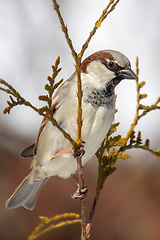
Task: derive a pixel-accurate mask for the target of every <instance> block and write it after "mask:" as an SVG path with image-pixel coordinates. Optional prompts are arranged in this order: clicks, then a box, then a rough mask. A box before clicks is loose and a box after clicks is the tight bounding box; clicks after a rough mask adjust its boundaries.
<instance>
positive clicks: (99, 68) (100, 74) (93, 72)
mask: <svg viewBox="0 0 160 240" xmlns="http://www.w3.org/2000/svg"><path fill="white" fill-rule="evenodd" d="M87 72H88V74H89V75H90V76H92V78H91V79H90V81H91V82H92V83H93V84H94V85H95V87H97V88H99V89H100V88H103V87H104V84H106V83H107V82H109V81H111V80H112V79H113V78H115V73H114V72H113V71H110V70H109V69H108V68H107V67H105V66H104V65H103V64H102V63H101V62H100V61H93V62H91V63H90V64H89V65H88V66H87ZM95 79H96V81H95Z"/></svg>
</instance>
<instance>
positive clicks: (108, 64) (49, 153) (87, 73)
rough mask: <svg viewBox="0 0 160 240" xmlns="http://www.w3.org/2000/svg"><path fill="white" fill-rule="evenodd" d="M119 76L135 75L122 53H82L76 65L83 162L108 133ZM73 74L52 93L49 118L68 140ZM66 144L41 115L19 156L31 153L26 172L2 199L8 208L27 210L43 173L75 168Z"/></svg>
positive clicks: (64, 173) (73, 115)
mask: <svg viewBox="0 0 160 240" xmlns="http://www.w3.org/2000/svg"><path fill="white" fill-rule="evenodd" d="M123 79H136V75H135V74H134V72H133V71H132V70H131V68H130V62H129V60H128V59H127V57H126V56H124V55H123V54H122V53H120V52H118V51H114V50H103V51H98V52H96V53H93V54H92V55H90V56H89V57H87V58H86V59H85V60H84V61H83V63H82V68H81V81H82V90H83V98H82V111H83V112H82V115H83V117H82V118H83V126H82V143H83V145H84V150H85V154H84V156H83V157H82V164H83V165H85V164H86V163H87V162H88V161H89V160H90V159H91V158H92V156H93V155H94V154H95V152H96V151H97V149H98V148H99V146H100V144H101V143H102V141H103V139H104V138H105V136H106V134H107V133H108V131H109V129H110V127H111V124H112V121H113V119H114V114H115V93H114V89H115V87H116V86H117V84H119V83H120V82H121V80H123ZM76 92H77V76H76V73H74V74H73V75H72V76H71V77H70V78H69V79H68V80H67V81H66V82H64V83H63V84H62V85H61V86H60V87H59V89H58V90H57V93H56V94H55V96H54V98H53V101H52V106H53V114H54V119H55V120H56V121H57V123H58V124H59V125H60V126H61V128H63V129H64V130H65V131H66V132H67V133H69V134H70V136H71V137H72V139H74V140H76V138H77V129H78V127H77V107H78V103H77V102H78V101H77V94H76ZM71 148H72V145H71V143H70V142H69V141H68V140H67V139H66V138H65V137H64V136H63V134H62V133H61V132H60V131H59V130H58V128H57V127H55V126H53V125H52V123H51V122H50V121H49V120H48V119H46V118H44V119H43V121H42V124H41V126H40V129H39V133H38V137H37V140H36V142H35V144H33V145H32V146H30V147H29V148H27V149H25V150H24V151H23V152H22V154H21V156H22V157H29V156H32V155H33V161H32V163H31V168H30V171H29V173H28V175H27V176H26V177H25V179H24V180H23V182H22V183H21V184H20V186H19V187H18V188H17V189H16V191H15V192H14V193H13V195H12V196H11V197H10V198H9V199H8V201H7V203H6V207H7V208H8V209H13V208H17V207H20V206H23V207H25V208H27V209H30V210H31V209H33V208H34V206H35V202H36V199H37V196H38V193H39V191H40V190H41V188H42V186H43V185H44V184H45V183H46V181H47V180H48V178H49V177H51V176H55V175H58V176H59V177H62V178H69V177H70V176H71V175H73V174H75V172H76V170H77V162H76V159H75V158H74V156H73V152H72V151H71V150H70V149H71Z"/></svg>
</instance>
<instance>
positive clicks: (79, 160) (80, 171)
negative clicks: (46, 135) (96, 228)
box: [76, 148, 86, 240]
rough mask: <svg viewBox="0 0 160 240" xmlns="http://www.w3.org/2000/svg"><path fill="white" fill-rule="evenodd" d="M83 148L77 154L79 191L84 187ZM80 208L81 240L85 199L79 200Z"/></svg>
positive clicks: (84, 216) (83, 226) (84, 231)
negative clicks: (79, 153)
mask: <svg viewBox="0 0 160 240" xmlns="http://www.w3.org/2000/svg"><path fill="white" fill-rule="evenodd" d="M83 154H84V150H83V148H82V150H81V155H79V156H77V157H76V159H77V166H78V181H79V192H80V193H81V190H83V189H84V178H83V168H82V156H83ZM80 208H81V240H86V204H85V199H81V200H80Z"/></svg>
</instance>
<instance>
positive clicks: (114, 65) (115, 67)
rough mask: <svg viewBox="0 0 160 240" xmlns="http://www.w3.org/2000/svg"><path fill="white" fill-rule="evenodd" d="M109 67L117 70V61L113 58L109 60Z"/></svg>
mask: <svg viewBox="0 0 160 240" xmlns="http://www.w3.org/2000/svg"><path fill="white" fill-rule="evenodd" d="M107 67H108V68H109V69H110V70H112V71H116V70H117V67H118V66H117V63H116V62H114V61H113V60H110V61H107Z"/></svg>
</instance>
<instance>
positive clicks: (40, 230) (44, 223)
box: [28, 213, 81, 240]
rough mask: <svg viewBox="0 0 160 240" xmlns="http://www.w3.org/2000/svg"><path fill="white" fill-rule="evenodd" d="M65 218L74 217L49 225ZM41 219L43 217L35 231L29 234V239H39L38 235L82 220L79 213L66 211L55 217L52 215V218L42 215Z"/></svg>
mask: <svg viewBox="0 0 160 240" xmlns="http://www.w3.org/2000/svg"><path fill="white" fill-rule="evenodd" d="M65 218H73V219H72V220H65V221H62V222H59V223H57V224H52V225H50V226H49V227H48V225H49V224H51V223H52V222H54V221H57V220H60V219H65ZM40 219H41V223H40V224H39V225H38V226H37V227H36V228H35V230H34V231H33V233H32V234H31V235H30V236H29V238H28V240H34V239H37V238H38V237H40V236H42V235H44V234H45V233H47V232H49V231H52V230H54V229H56V228H59V227H62V226H67V225H70V224H75V223H80V222H81V219H80V216H79V214H75V213H64V214H62V215H56V216H55V217H52V218H47V217H40Z"/></svg>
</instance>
